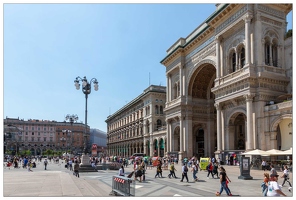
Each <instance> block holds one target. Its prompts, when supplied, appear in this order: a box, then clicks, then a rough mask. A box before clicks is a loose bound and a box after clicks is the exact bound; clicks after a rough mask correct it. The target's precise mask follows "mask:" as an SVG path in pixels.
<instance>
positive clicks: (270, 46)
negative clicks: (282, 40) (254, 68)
mask: <svg viewBox="0 0 296 200" xmlns="http://www.w3.org/2000/svg"><path fill="white" fill-rule="evenodd" d="M269 66H273V63H272V42H271V41H270V43H269Z"/></svg>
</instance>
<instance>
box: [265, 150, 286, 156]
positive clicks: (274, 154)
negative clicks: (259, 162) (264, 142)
mask: <svg viewBox="0 0 296 200" xmlns="http://www.w3.org/2000/svg"><path fill="white" fill-rule="evenodd" d="M266 152H267V153H269V154H270V155H271V156H277V155H281V153H282V152H283V151H281V150H277V149H271V150H268V151H266Z"/></svg>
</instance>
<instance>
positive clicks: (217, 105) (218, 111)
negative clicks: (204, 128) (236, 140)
mask: <svg viewBox="0 0 296 200" xmlns="http://www.w3.org/2000/svg"><path fill="white" fill-rule="evenodd" d="M215 107H216V110H217V151H221V150H222V148H221V146H222V145H221V142H222V133H221V130H222V127H221V106H220V104H219V103H215Z"/></svg>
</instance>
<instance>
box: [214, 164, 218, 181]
mask: <svg viewBox="0 0 296 200" xmlns="http://www.w3.org/2000/svg"><path fill="white" fill-rule="evenodd" d="M215 175H216V176H217V178H219V174H218V163H217V162H215V163H214V165H213V176H215Z"/></svg>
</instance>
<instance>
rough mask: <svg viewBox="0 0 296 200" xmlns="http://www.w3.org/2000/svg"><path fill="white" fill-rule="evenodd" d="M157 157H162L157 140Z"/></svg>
mask: <svg viewBox="0 0 296 200" xmlns="http://www.w3.org/2000/svg"><path fill="white" fill-rule="evenodd" d="M157 156H160V145H159V141H158V140H157Z"/></svg>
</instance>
